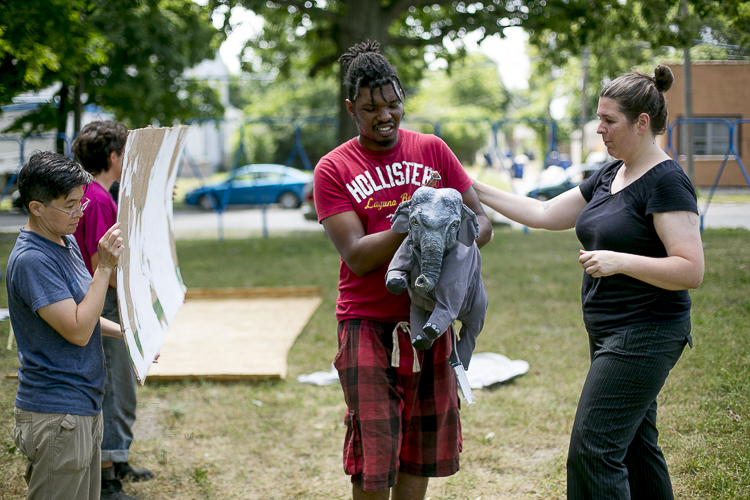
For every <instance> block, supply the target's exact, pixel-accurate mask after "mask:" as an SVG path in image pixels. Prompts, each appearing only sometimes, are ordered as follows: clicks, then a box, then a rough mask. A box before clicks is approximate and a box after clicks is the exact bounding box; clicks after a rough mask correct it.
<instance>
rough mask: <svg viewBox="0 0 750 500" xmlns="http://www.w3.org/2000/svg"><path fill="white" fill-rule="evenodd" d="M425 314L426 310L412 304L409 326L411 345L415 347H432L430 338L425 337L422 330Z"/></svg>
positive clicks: (425, 318)
mask: <svg viewBox="0 0 750 500" xmlns="http://www.w3.org/2000/svg"><path fill="white" fill-rule="evenodd" d="M427 314H428V313H427V311H425V310H424V309H422V308H420V307H416V306H415V305H413V304H412V306H411V314H410V317H409V322H410V324H409V327H410V328H411V345H413V346H414V348H415V349H429V348H430V347H432V340H431V339H429V338H427V336H426V335H425V334H424V332H423V331H422V330H423V329H424V326H425V321H426V320H427Z"/></svg>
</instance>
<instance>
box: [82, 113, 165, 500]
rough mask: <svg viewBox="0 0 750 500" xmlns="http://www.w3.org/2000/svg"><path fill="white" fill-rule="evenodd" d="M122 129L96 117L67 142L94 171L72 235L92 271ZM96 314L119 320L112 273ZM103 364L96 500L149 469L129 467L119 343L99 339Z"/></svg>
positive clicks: (131, 409) (125, 382)
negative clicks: (99, 475)
mask: <svg viewBox="0 0 750 500" xmlns="http://www.w3.org/2000/svg"><path fill="white" fill-rule="evenodd" d="M127 137H128V130H127V128H125V125H123V124H122V123H119V122H115V121H97V122H92V123H89V124H88V125H86V126H85V127H83V129H82V130H81V132H80V134H78V137H76V138H75V140H74V141H73V145H72V149H73V153H74V154H75V156H76V159H77V160H78V161H79V162H80V163H81V165H82V166H83V168H84V169H85V170H86V171H87V172H88V173H90V174H91V175H93V176H94V182H92V183H91V184H89V187H88V190H87V191H86V196H87V197H88V198H89V199H90V200H91V203H90V204H89V206H88V209H87V210H86V217H84V218H83V219H82V220H81V222H80V223H79V224H78V228H77V229H76V231H75V233H74V235H75V238H76V241H78V246H79V247H80V248H81V254H82V255H83V262H84V263H85V264H86V268H87V269H88V271H89V273H91V275H92V276H93V274H94V270H95V269H96V266H97V264H98V262H99V255H98V247H97V242H98V241H99V239H100V238H101V237H102V235H103V234H104V233H106V232H107V229H108V228H109V227H111V226H112V224H114V223H115V222H116V221H117V204H116V203H115V201H114V199H113V197H112V195H111V194H110V192H109V190H110V188H111V187H112V185H113V183H115V182H118V181H119V180H120V175H121V173H122V160H123V155H124V151H125V141H126V140H127ZM102 317H104V318H107V319H109V320H111V321H114V322H115V323H118V324H119V323H120V312H119V309H118V308H117V276H116V273H112V276H111V277H110V281H109V288H108V289H107V297H106V299H105V301H104V310H103V311H102ZM103 344H104V358H105V360H106V363H107V385H106V389H105V393H104V403H103V406H102V415H103V416H104V436H103V439H102V485H101V486H102V492H101V498H102V500H133V499H134V497H132V496H128V495H126V494H125V493H124V492H123V491H122V483H121V480H123V479H126V480H130V481H148V480H149V479H151V478H153V474H152V473H151V471H150V470H148V469H145V468H133V467H131V466H130V465H129V463H128V455H129V453H130V445H131V443H132V442H133V430H132V426H133V423H134V422H135V418H136V417H135V414H136V406H137V400H136V379H135V375H134V374H133V368H132V366H131V364H130V357H129V356H128V351H127V347H126V345H125V342H123V341H122V340H121V339H111V338H105V339H103Z"/></svg>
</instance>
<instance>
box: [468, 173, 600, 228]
mask: <svg viewBox="0 0 750 500" xmlns="http://www.w3.org/2000/svg"><path fill="white" fill-rule="evenodd" d="M474 191H476V193H477V196H479V201H481V202H482V203H484V204H485V205H487V206H488V207H490V208H492V209H493V210H495V211H497V212H499V213H501V214H503V215H504V216H506V217H507V218H509V219H511V220H514V221H516V222H518V223H521V224H523V225H524V226H529V227H533V228H539V229H550V230H553V231H557V230H561V229H570V228H572V227H574V226H575V224H576V219H577V218H578V214H580V213H581V210H583V208H584V207H585V206H586V199H585V198H584V197H583V195H582V194H581V190H580V189H579V188H578V187H574V188H573V189H570V190H568V191H566V192H564V193H562V194H561V195H559V196H556V197H554V198H552V199H551V200H547V201H539V200H536V199H534V198H529V197H528V196H520V195H517V194H513V193H508V192H506V191H502V190H500V189H497V188H495V187H492V186H489V185H487V184H484V183H483V182H479V181H475V182H474Z"/></svg>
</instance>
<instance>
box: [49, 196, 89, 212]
mask: <svg viewBox="0 0 750 500" xmlns="http://www.w3.org/2000/svg"><path fill="white" fill-rule="evenodd" d="M90 201H91V200H89V199H88V198H83V199H82V200H81V206H80V207H78V208H74V209H73V210H71V211H70V212H68V211H67V210H63V209H62V208H57V207H55V206H53V205H48V204H46V203H44V206H45V207H50V208H54V209H55V210H57V211H58V212H62V213H64V214H67V215H68V216H69V217H78V216H79V215H81V214H83V211H84V210H86V207H87V206H89V202H90Z"/></svg>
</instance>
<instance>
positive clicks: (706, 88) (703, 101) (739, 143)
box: [662, 61, 750, 189]
mask: <svg viewBox="0 0 750 500" xmlns="http://www.w3.org/2000/svg"><path fill="white" fill-rule="evenodd" d="M667 65H668V66H669V67H670V68H671V69H672V73H673V74H674V84H673V85H672V88H671V89H670V90H669V91H668V92H667V93H666V94H665V97H666V99H667V106H668V110H669V121H670V123H672V122H674V120H676V119H678V118H684V117H685V97H684V95H685V94H684V83H683V82H684V77H683V74H684V72H683V70H684V68H683V65H682V64H681V63H680V64H678V63H674V64H672V63H667ZM691 69H692V77H693V85H692V87H693V117H694V118H723V119H726V120H728V121H729V122H730V123H733V122H735V121H736V120H738V119H749V120H750V63H749V62H748V61H694V62H693V64H692V66H691ZM684 126H685V125H678V126H677V127H675V130H674V134H673V138H672V147H673V148H674V149H675V150H676V151H677V154H678V156H679V159H680V163H682V166H683V167H685V161H686V158H685V150H686V143H685V137H686V134H684V133H683V134H681V133H680V132H682V130H681V129H682V127H684ZM734 130H735V132H734V138H733V140H734V149H735V151H737V153H738V155H739V158H740V160H741V161H742V164H743V165H744V167H745V170H746V171H748V169H750V122H748V123H744V124H738V125H737V126H736V127H735V129H734ZM662 147H663V148H664V149H666V148H667V136H666V134H665V135H664V136H663V138H662ZM728 149H729V128H728V127H727V126H726V125H725V124H723V123H694V124H693V154H694V155H695V163H694V165H695V179H694V181H693V182H694V184H695V185H696V186H703V187H710V186H713V184H714V182H715V180H716V175H717V174H718V172H719V168H720V167H721V164H722V163H723V161H724V158H725V157H726V152H727V150H728ZM736 160H737V158H736V157H735V155H733V154H732V155H730V156H729V158H728V160H727V164H726V166H725V167H724V171H723V172H722V175H721V179H720V181H719V186H723V187H745V188H749V189H750V186H748V184H747V181H746V180H745V177H744V176H743V175H742V171H741V170H740V167H739V165H738V163H737V161H736ZM748 174H749V175H750V171H748Z"/></svg>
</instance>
